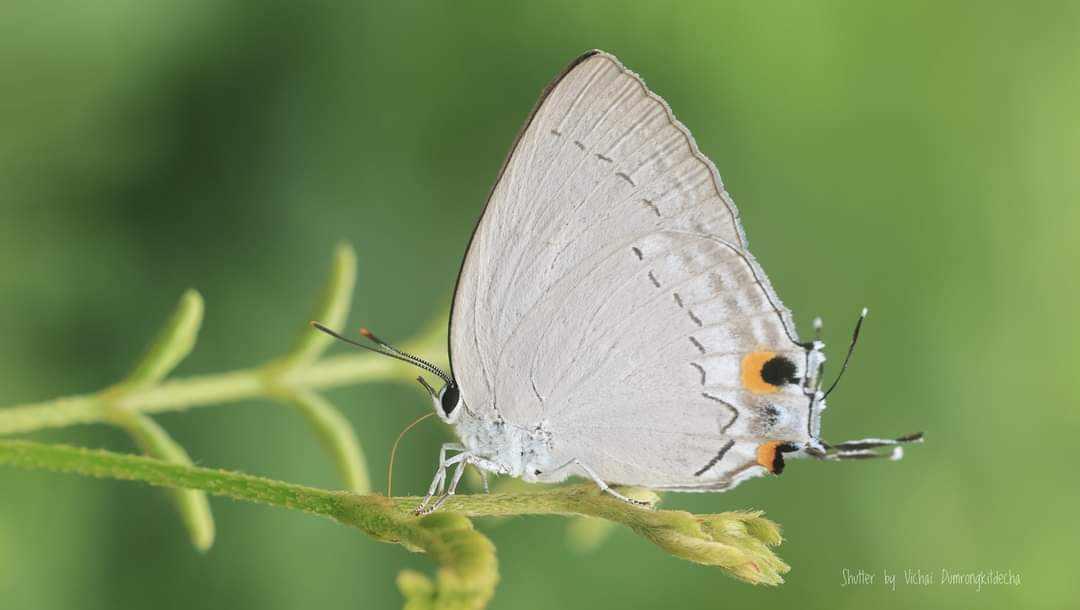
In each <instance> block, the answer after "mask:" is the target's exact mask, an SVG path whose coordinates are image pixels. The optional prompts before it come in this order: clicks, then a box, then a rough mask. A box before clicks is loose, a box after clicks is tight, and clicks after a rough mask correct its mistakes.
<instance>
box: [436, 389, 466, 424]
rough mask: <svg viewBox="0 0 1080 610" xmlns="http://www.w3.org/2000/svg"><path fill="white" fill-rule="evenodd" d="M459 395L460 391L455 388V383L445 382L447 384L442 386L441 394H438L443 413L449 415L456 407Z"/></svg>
mask: <svg viewBox="0 0 1080 610" xmlns="http://www.w3.org/2000/svg"><path fill="white" fill-rule="evenodd" d="M460 397H461V392H460V391H459V390H458V389H457V386H456V385H450V384H447V386H446V387H444V388H443V391H442V394H441V395H440V396H439V403H440V404H441V405H442V410H443V414H444V415H446V416H447V417H450V414H451V413H453V412H454V409H456V408H457V406H458V399H459V398H460Z"/></svg>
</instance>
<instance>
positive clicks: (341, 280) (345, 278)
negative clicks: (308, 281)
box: [282, 243, 356, 366]
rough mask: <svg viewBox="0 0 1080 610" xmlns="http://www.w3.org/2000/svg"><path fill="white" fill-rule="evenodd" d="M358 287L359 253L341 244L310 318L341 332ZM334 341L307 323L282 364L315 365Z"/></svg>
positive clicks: (335, 253) (335, 252)
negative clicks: (357, 260)
mask: <svg viewBox="0 0 1080 610" xmlns="http://www.w3.org/2000/svg"><path fill="white" fill-rule="evenodd" d="M355 285H356V252H355V251H353V249H352V246H350V245H348V244H345V243H342V244H338V247H337V249H336V250H335V251H334V262H333V264H332V265H331V267H330V277H329V278H327V280H326V283H325V284H324V285H323V288H322V292H321V293H320V294H319V298H318V300H317V301H316V302H315V309H314V310H313V311H312V312H311V319H312V320H315V321H317V322H321V323H322V324H324V325H326V326H327V327H329V328H332V329H334V330H341V327H342V326H343V325H344V324H345V318H346V317H347V316H348V314H349V306H350V305H351V304H352V293H353V288H354V287H355ZM305 322H306V321H305ZM332 341H333V339H332V338H331V337H329V336H327V335H326V334H324V333H321V332H319V331H317V330H315V329H314V328H312V327H311V326H310V325H308V324H304V327H303V328H302V329H300V334H299V335H297V337H296V340H295V341H294V342H293V346H292V347H291V348H289V351H288V353H286V355H285V357H284V358H283V359H282V364H283V365H285V366H296V365H298V364H304V363H308V362H312V361H314V360H315V359H316V358H318V357H319V355H320V354H322V353H323V352H324V351H325V350H326V348H327V347H328V346H329V345H330V343H331V342H332Z"/></svg>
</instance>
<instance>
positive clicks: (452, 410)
mask: <svg viewBox="0 0 1080 610" xmlns="http://www.w3.org/2000/svg"><path fill="white" fill-rule="evenodd" d="M416 379H417V381H419V382H420V384H421V385H423V386H424V388H425V389H426V390H427V391H428V394H430V395H431V403H432V405H433V406H434V407H435V415H438V416H439V419H441V420H443V421H444V422H446V423H448V424H455V423H457V421H458V419H460V418H461V413H462V412H463V411H464V410H465V409H464V404H463V403H462V400H461V390H459V389H458V387H457V384H456V383H454V381H453V380H452V379H451V380H450V381H448V382H447V383H446V384H445V385H444V386H443V388H442V389H441V390H439V391H438V392H436V391H435V388H432V387H431V386H430V385H428V384H427V382H426V381H424V378H423V377H417V378H416Z"/></svg>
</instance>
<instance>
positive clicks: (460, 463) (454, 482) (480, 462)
mask: <svg viewBox="0 0 1080 610" xmlns="http://www.w3.org/2000/svg"><path fill="white" fill-rule="evenodd" d="M443 464H445V465H446V466H447V467H449V466H455V468H454V474H453V476H452V477H451V479H450V485H449V486H448V487H446V492H445V493H443V492H442V491H440V492H439V493H440V494H441V495H440V496H439V498H438V499H437V500H435V502H434V503H433V504H431V505H430V506H427V503H428V501H429V500H430V499H431V496H430V495H429V497H427V498H424V502H423V503H422V504H421V505H420V506H419V507H418V508H417V509H416V512H417V514H424V515H426V514H430V513H433V512H435V511H437V510H439V508H440V507H441V506H442V505H443V504H444V503H446V501H447V500H448V499H449V498H450V496H452V495H454V494H456V493H457V488H458V484H460V483H461V477H462V475H463V474H465V467H466V466H470V465H471V466H474V467H476V469H477V470H479V471H480V476H481V477H483V481H484V491H487V473H488V472H489V471H490V472H494V473H496V474H510V469H509V468H508V467H506V466H503V465H500V464H499V463H497V462H493V461H491V460H489V459H486V458H482V457H480V456H477V455H474V454H472V453H469V452H468V451H463V452H462V453H459V454H457V455H455V456H454V457H452V458H450V459H448V460H444V461H443ZM444 473H445V469H444ZM443 479H444V480H445V475H444V477H443Z"/></svg>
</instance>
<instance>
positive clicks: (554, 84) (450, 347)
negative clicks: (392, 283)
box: [446, 49, 602, 379]
mask: <svg viewBox="0 0 1080 610" xmlns="http://www.w3.org/2000/svg"><path fill="white" fill-rule="evenodd" d="M600 53H602V51H600V50H599V49H592V50H591V51H586V52H585V53H582V54H581V55H579V56H578V57H577V58H576V59H575V60H574V61H572V62H570V64H569V65H568V66H566V67H565V68H563V70H562V72H560V73H559V75H558V76H556V77H555V78H554V79H552V80H551V82H550V83H548V84H547V86H546V87H544V90H543V92H541V93H540V98H539V99H538V100H536V104H534V105H533V107H532V110H530V111H529V116H528V117H527V118H526V119H525V122H524V123H523V124H522V125H521V129H519V130H518V132H517V135H516V136H514V143H513V144H511V145H510V151H509V152H508V153H506V158H504V159H503V162H502V166H501V167H499V173H498V174H496V175H495V180H494V181H493V182H492V183H491V189H490V190H489V191H488V195H487V198H486V199H485V200H484V207H483V208H481V210H480V215H479V216H477V217H476V224H475V225H474V226H473V230H472V234H470V235H469V243H467V244H466V245H465V254H464V255H462V257H461V266H459V267H458V274H457V279H455V280H454V294H453V296H452V297H451V299H450V320H449V323H448V327H447V333H446V353H447V355H448V357H449V359H450V376H451V377H454V378H455V379H456V377H455V376H454V349H453V345H452V344H453V340H452V337H453V333H452V332H450V329H449V326H450V325H453V323H454V306H455V305H456V304H457V292H458V285H459V284H461V274H462V272H463V271H464V270H465V259H466V258H468V256H469V250H470V249H472V243H473V240H474V239H476V232H477V230H479V228H480V222H481V221H482V220H483V219H484V213H485V212H487V207H488V204H490V203H491V197H492V196H493V195H494V194H495V189H496V188H498V186H499V182H501V181H502V178H503V174H504V173H506V168H507V166H509V165H510V159H513V158H514V153H515V152H517V148H518V144H520V143H521V138H522V137H523V136H524V135H525V132H526V131H527V130H528V129H529V126H530V125H532V122H533V119H535V118H536V114H537V113H538V112H539V111H540V107H541V106H543V105H544V102H545V101H547V98H548V96H549V95H551V92H552V91H554V90H555V87H557V86H559V83H561V82H562V80H563V79H564V78H566V75H567V74H570V72H571V71H573V69H574V68H576V67H577V66H578V65H579V64H581V63H582V62H584V61H585V60H587V59H589V58H590V57H593V56H596V55H599V54H600Z"/></svg>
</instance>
